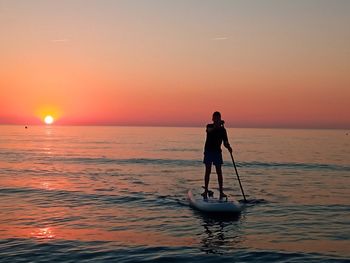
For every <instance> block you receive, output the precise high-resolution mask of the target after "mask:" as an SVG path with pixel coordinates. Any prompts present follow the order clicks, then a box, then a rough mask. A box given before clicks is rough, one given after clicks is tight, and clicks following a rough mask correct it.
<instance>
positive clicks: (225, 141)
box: [223, 129, 232, 153]
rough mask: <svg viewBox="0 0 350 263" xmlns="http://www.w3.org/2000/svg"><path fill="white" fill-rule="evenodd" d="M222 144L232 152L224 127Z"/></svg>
mask: <svg viewBox="0 0 350 263" xmlns="http://www.w3.org/2000/svg"><path fill="white" fill-rule="evenodd" d="M223 141H224V146H225V148H227V150H228V151H229V152H230V153H232V148H231V145H230V143H229V142H228V137H227V132H226V129H225V130H224V140H223Z"/></svg>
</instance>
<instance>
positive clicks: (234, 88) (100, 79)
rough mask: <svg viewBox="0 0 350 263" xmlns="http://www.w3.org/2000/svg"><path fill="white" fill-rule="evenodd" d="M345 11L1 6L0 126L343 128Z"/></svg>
mask: <svg viewBox="0 0 350 263" xmlns="http://www.w3.org/2000/svg"><path fill="white" fill-rule="evenodd" d="M349 12H350V2H348V1H340V0H339V1H337V0H335V1H321V0H320V1H318V0H314V1H312V0H311V1H307V2H305V1H289V2H280V1H249V2H247V1H224V0H223V1H206V0H201V1H199V0H198V1H194V0H192V1H160V0H159V1H157V0H152V1H97V0H90V1H82V0H77V1H68V0H62V1H50V3H49V2H47V1H17V0H11V1H3V0H2V1H1V0H0V47H1V53H0V105H1V110H0V124H37V123H42V119H43V117H44V115H47V114H51V115H53V116H54V118H55V119H56V123H57V124H92V125H96V124H109V125H112V124H116V125H118V124H119V125H174V126H177V125H186V126H192V125H194V126H197V125H204V124H205V123H207V122H209V121H210V119H211V114H212V112H213V111H215V110H219V111H221V112H222V115H223V118H224V119H225V120H226V123H227V125H228V126H233V127H297V128H303V127H304V128H350V117H349V116H350V103H349V101H350V72H349V71H350V27H349V26H348V25H349V24H350V17H349V15H348V14H349Z"/></svg>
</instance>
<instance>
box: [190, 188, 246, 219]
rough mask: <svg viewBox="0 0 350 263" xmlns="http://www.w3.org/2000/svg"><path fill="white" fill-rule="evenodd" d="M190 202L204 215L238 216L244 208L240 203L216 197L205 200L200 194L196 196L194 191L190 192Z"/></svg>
mask: <svg viewBox="0 0 350 263" xmlns="http://www.w3.org/2000/svg"><path fill="white" fill-rule="evenodd" d="M188 200H189V202H190V206H191V207H193V208H195V209H197V210H199V211H201V212H204V213H212V214H238V213H240V212H241V211H242V206H241V205H240V204H239V203H238V202H235V201H230V200H220V199H219V198H214V197H209V198H208V199H206V200H205V199H203V197H202V196H201V195H200V194H198V195H196V194H194V192H193V191H192V190H189V191H188Z"/></svg>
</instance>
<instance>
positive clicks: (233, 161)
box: [230, 152, 247, 202]
mask: <svg viewBox="0 0 350 263" xmlns="http://www.w3.org/2000/svg"><path fill="white" fill-rule="evenodd" d="M230 155H231V159H232V163H233V167H234V168H235V171H236V175H237V179H238V182H239V186H240V187H241V191H242V195H243V198H244V202H247V199H246V198H245V194H244V191H243V187H242V184H241V180H240V179H239V175H238V171H237V167H236V163H235V160H234V159H233V155H232V152H230Z"/></svg>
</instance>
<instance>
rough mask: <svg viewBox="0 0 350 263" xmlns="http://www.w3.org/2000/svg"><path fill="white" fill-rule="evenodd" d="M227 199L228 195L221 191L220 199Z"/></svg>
mask: <svg viewBox="0 0 350 263" xmlns="http://www.w3.org/2000/svg"><path fill="white" fill-rule="evenodd" d="M223 199H226V200H227V195H226V194H224V192H220V200H223Z"/></svg>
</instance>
